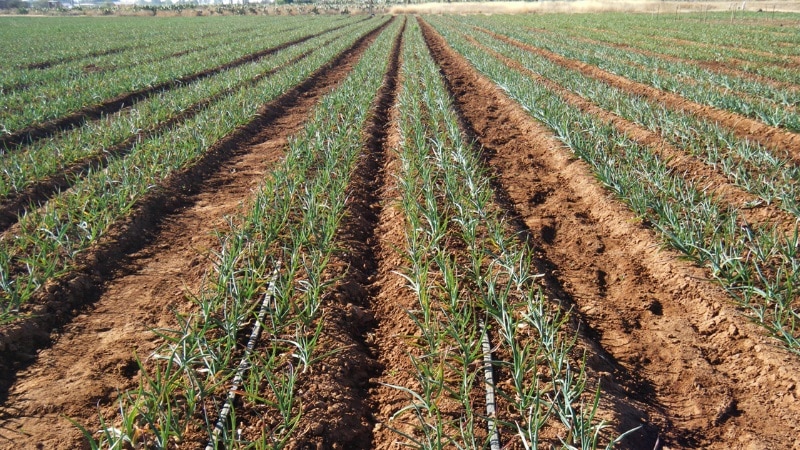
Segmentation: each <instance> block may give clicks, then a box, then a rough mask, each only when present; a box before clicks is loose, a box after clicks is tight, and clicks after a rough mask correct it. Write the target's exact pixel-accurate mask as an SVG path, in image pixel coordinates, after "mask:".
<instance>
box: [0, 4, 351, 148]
mask: <svg viewBox="0 0 800 450" xmlns="http://www.w3.org/2000/svg"><path fill="white" fill-rule="evenodd" d="M338 25H339V24H338V23H336V22H334V20H333V19H327V21H323V20H314V21H308V23H305V24H300V26H298V27H297V28H294V29H290V30H287V31H285V32H282V33H274V30H271V29H270V28H269V27H264V28H261V29H258V30H257V32H255V31H254V32H252V33H251V36H249V37H248V39H245V40H242V39H235V40H228V41H226V42H221V43H219V45H216V46H214V47H212V48H210V49H208V50H206V51H205V52H195V53H189V54H186V55H183V56H179V57H175V58H167V59H163V60H160V61H157V62H155V63H153V64H151V65H149V67H148V69H147V70H142V68H141V66H138V65H133V66H129V67H127V68H121V69H119V70H115V71H108V72H97V73H91V72H90V73H86V74H84V75H82V76H79V77H77V78H72V79H70V78H56V79H54V80H53V82H52V83H49V84H42V85H36V86H33V87H31V88H30V89H27V90H24V91H13V92H9V93H7V94H6V95H3V97H2V98H0V130H2V131H3V132H6V133H13V132H15V131H17V130H20V129H23V128H25V127H27V126H31V125H33V124H37V123H41V122H44V121H47V120H50V119H54V118H58V117H61V116H63V115H65V114H67V113H69V112H72V111H76V110H78V109H80V108H83V107H86V106H91V105H95V104H98V103H100V102H102V101H103V100H107V99H110V98H113V97H115V96H118V95H121V94H124V93H127V92H132V91H136V90H139V89H143V88H147V87H150V86H155V85H158V84H160V83H164V82H167V81H169V80H175V79H180V78H181V77H185V76H191V75H193V74H196V73H198V72H202V71H203V70H206V69H213V68H215V67H218V66H220V65H223V64H225V63H228V62H231V61H234V60H236V59H237V58H239V57H243V56H245V55H248V54H251V53H254V52H257V51H259V50H264V49H267V48H270V47H275V46H277V45H280V44H283V43H285V42H290V41H293V40H296V39H299V38H302V37H305V36H308V35H310V34H313V33H317V32H320V31H324V30H325V29H329V28H333V27H335V26H338ZM66 93H69V95H66Z"/></svg>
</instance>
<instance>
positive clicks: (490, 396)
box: [480, 320, 501, 450]
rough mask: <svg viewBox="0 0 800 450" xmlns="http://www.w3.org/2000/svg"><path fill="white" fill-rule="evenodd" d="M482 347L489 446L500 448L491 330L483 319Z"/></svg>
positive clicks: (481, 323)
mask: <svg viewBox="0 0 800 450" xmlns="http://www.w3.org/2000/svg"><path fill="white" fill-rule="evenodd" d="M480 328H481V347H482V349H483V377H484V379H485V380H486V421H487V424H488V427H489V436H490V437H489V446H490V447H491V449H492V450H500V448H501V446H500V431H498V429H497V410H496V408H495V406H496V405H497V403H496V402H495V395H494V373H493V372H492V346H491V344H489V332H488V331H487V330H486V323H485V322H484V321H483V320H481V322H480Z"/></svg>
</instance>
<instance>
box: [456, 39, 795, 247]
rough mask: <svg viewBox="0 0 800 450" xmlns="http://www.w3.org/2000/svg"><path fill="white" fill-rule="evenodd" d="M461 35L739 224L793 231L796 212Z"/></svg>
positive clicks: (639, 127) (654, 135) (639, 126)
mask: <svg viewBox="0 0 800 450" xmlns="http://www.w3.org/2000/svg"><path fill="white" fill-rule="evenodd" d="M465 37H466V39H467V40H468V41H470V42H471V43H473V44H474V45H476V46H478V47H479V48H481V49H482V50H483V51H485V52H487V53H488V54H490V55H492V56H493V57H494V58H496V59H498V60H499V61H502V62H503V64H505V65H506V66H507V67H509V68H511V69H514V70H516V71H518V72H520V73H523V74H525V75H526V76H528V77H530V78H531V79H532V80H534V81H536V82H537V83H540V84H543V85H544V86H547V88H548V89H550V90H552V91H554V92H555V93H556V94H557V95H558V96H559V97H561V98H562V99H563V100H564V101H566V102H567V103H568V104H570V105H573V106H575V107H577V108H578V109H580V110H581V111H583V112H585V113H587V114H591V115H593V116H595V117H597V118H599V119H600V120H601V121H603V123H605V124H609V125H612V126H613V127H614V128H616V129H617V130H618V131H619V132H621V133H624V134H625V135H626V136H628V137H629V138H631V139H632V140H634V141H635V142H637V143H639V144H640V145H643V146H646V147H648V148H650V149H651V150H652V151H653V152H655V153H656V154H657V155H658V156H659V157H660V158H661V159H662V160H663V161H666V165H667V167H669V168H670V170H672V171H673V172H675V173H680V174H682V176H683V177H684V178H685V179H686V180H688V181H690V182H691V183H692V184H693V185H694V186H695V187H697V189H698V190H701V191H704V192H710V193H711V194H712V195H713V196H714V197H715V198H716V199H717V200H718V201H720V202H722V203H726V204H729V205H731V206H732V207H734V208H735V209H737V210H738V211H739V214H740V215H741V216H742V218H743V219H744V220H745V222H743V223H742V224H741V225H772V224H777V225H778V226H779V227H780V229H781V230H783V231H784V232H785V233H791V232H793V230H794V228H795V226H796V222H797V217H796V216H794V215H792V214H790V213H788V212H786V211H783V210H780V209H778V208H777V207H775V206H773V205H768V204H766V203H765V202H762V201H760V200H759V197H757V196H756V195H754V194H751V193H749V192H747V191H745V190H743V189H742V188H740V187H738V186H736V185H734V184H732V183H730V182H729V181H728V179H727V177H726V176H725V175H724V174H722V173H720V172H718V171H717V170H716V169H715V168H713V167H711V166H709V165H707V164H706V163H704V162H703V161H702V160H701V159H700V158H698V157H696V156H692V155H689V154H687V153H685V152H684V151H683V150H681V149H679V148H677V147H675V146H673V145H672V144H670V143H669V142H667V141H666V140H664V139H663V138H662V137H661V136H660V135H659V134H658V133H657V132H655V131H651V130H649V129H647V128H645V127H643V126H641V125H638V124H636V123H634V122H631V121H629V120H627V119H625V118H623V117H621V116H619V115H617V114H616V113H613V112H611V111H608V110H606V109H603V108H602V107H600V106H598V105H597V104H595V103H593V102H592V101H590V100H588V99H586V98H584V97H581V96H580V95H578V94H576V93H574V92H572V91H570V90H569V89H566V88H565V87H564V86H562V85H560V84H558V83H556V82H554V81H552V80H550V79H548V78H545V77H543V76H541V75H540V74H538V73H536V72H534V71H532V70H530V69H528V68H526V67H525V66H523V65H522V64H521V63H519V62H518V61H515V60H513V59H511V58H508V57H506V56H504V55H502V54H500V53H498V52H496V51H494V50H492V49H491V48H489V47H486V46H485V45H482V44H481V43H479V42H478V41H476V40H475V39H474V38H472V37H469V36H466V35H465ZM759 203H761V205H760V206H758V207H752V206H750V205H753V204H759Z"/></svg>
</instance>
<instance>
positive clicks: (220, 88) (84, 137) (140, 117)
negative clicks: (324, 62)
mask: <svg viewBox="0 0 800 450" xmlns="http://www.w3.org/2000/svg"><path fill="white" fill-rule="evenodd" d="M353 32H354V30H353V29H351V28H349V27H345V28H343V29H341V30H338V31H336V32H332V33H328V34H322V35H320V36H319V37H317V38H313V39H311V40H308V41H306V42H303V43H301V44H298V45H293V46H290V47H289V48H287V49H285V50H282V51H279V52H277V53H276V54H275V55H274V56H273V57H271V58H262V59H259V60H257V61H254V62H253V63H250V64H246V65H244V66H239V67H236V68H233V69H229V70H226V71H223V72H220V73H218V74H215V75H213V76H210V77H207V78H203V79H200V80H197V81H196V82H194V83H191V84H186V85H183V86H180V87H178V88H176V89H171V90H167V91H163V92H160V93H158V94H157V95H155V96H153V97H150V98H147V99H145V100H142V101H140V102H138V103H136V104H135V105H134V106H132V107H131V108H126V109H125V110H123V111H120V112H119V113H117V114H113V115H109V116H105V117H103V118H102V119H100V120H97V121H87V122H85V123H84V124H83V126H81V127H80V128H77V129H74V130H69V131H65V132H63V133H61V134H60V135H58V136H56V137H55V138H52V139H47V140H39V141H37V142H35V143H33V144H30V145H28V146H26V147H22V148H20V149H19V150H17V151H12V152H9V153H8V154H6V155H5V156H4V158H3V159H2V161H0V199H3V198H9V197H11V198H12V199H13V198H14V197H15V196H17V195H19V194H21V193H24V192H26V191H28V190H30V189H32V187H33V190H35V191H41V190H42V186H41V184H42V183H43V182H46V180H47V179H48V178H50V177H53V176H55V175H58V174H59V173H60V172H61V171H63V170H70V168H73V167H74V166H75V165H78V166H81V164H80V163H81V162H82V161H85V160H86V159H87V158H99V157H108V156H114V155H117V154H123V153H125V152H127V151H130V149H131V148H132V147H133V146H134V145H136V143H137V142H139V141H141V140H143V139H147V138H149V137H151V136H152V135H154V134H155V133H158V132H160V131H164V129H165V127H167V126H170V127H174V126H177V125H179V124H180V123H181V122H185V121H186V120H189V119H191V117H192V116H193V115H196V114H197V113H199V112H201V111H202V110H203V109H205V108H207V107H208V106H209V105H210V104H212V103H213V102H214V101H216V100H219V99H220V98H222V97H224V96H225V95H229V94H231V93H233V92H235V91H237V90H239V89H241V88H243V87H245V86H247V85H253V84H255V83H257V82H258V81H259V80H260V79H261V78H263V77H265V76H268V75H270V74H271V73H272V72H274V71H276V70H279V69H280V68H281V67H282V66H283V65H285V64H290V63H292V62H294V61H295V60H296V59H299V58H302V57H304V56H306V55H307V54H308V53H309V52H311V51H312V50H314V49H315V48H317V47H319V46H324V45H327V44H328V43H330V42H331V41H333V40H335V39H338V38H341V37H342V36H344V35H345V33H353ZM83 165H85V164H83ZM73 172H74V170H73Z"/></svg>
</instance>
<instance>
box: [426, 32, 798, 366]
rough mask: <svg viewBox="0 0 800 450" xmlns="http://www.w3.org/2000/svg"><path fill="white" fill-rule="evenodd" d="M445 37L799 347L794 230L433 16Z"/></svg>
mask: <svg viewBox="0 0 800 450" xmlns="http://www.w3.org/2000/svg"><path fill="white" fill-rule="evenodd" d="M430 22H431V23H432V24H434V25H435V26H436V27H437V29H438V31H439V32H440V33H442V34H443V35H444V36H445V37H446V39H447V41H448V42H449V43H450V44H451V45H452V46H453V47H454V48H455V49H456V50H457V51H459V53H461V54H463V55H464V56H465V57H467V58H468V59H469V61H470V62H471V63H472V64H473V65H474V66H475V67H476V68H477V69H478V70H479V71H480V72H482V73H483V74H484V75H486V76H487V77H488V78H489V79H491V80H493V81H494V82H495V83H496V84H497V85H498V86H500V87H501V88H502V89H504V90H505V91H506V92H507V93H508V95H509V96H510V97H511V98H513V99H515V100H516V101H517V102H519V103H520V105H522V107H523V108H525V109H526V110H527V111H528V112H529V114H530V115H531V116H532V117H533V118H535V119H536V120H538V121H540V122H542V123H544V124H546V125H547V126H548V127H549V128H550V129H551V130H552V131H553V133H554V134H555V135H556V136H557V137H558V138H559V139H561V140H562V141H563V142H564V144H565V145H566V146H568V147H569V148H570V149H571V150H572V151H573V152H575V154H576V155H578V156H579V157H581V158H582V159H584V160H585V161H586V162H587V163H588V164H589V165H590V166H591V168H592V170H593V171H594V172H595V174H596V175H597V177H598V178H599V179H600V180H601V181H602V182H603V183H604V184H606V185H607V186H608V187H609V188H610V189H611V190H612V191H613V192H615V194H617V195H618V196H619V197H620V198H621V199H622V200H623V201H624V202H626V203H627V204H628V205H629V206H630V207H631V209H632V210H633V211H634V212H635V213H636V214H638V215H640V217H641V218H642V219H643V220H646V221H648V222H649V223H651V224H652V225H653V226H654V227H655V228H656V229H658V230H659V231H661V232H662V233H663V236H664V238H665V239H666V241H667V242H669V243H670V245H672V246H674V247H675V248H677V249H678V250H680V251H682V252H683V253H684V254H685V255H686V256H687V257H689V258H690V259H692V260H694V261H696V262H697V263H698V264H701V265H703V266H705V267H707V268H708V269H709V270H710V272H711V274H712V275H713V276H714V278H715V279H717V280H719V282H720V283H721V284H722V286H723V287H725V288H726V289H727V290H728V292H730V294H731V295H732V296H733V297H735V298H736V299H737V300H738V301H740V302H741V304H742V305H743V306H745V307H747V308H748V309H750V310H751V311H752V312H753V314H754V316H755V318H756V319H757V320H758V321H759V322H760V323H761V324H762V325H763V326H765V327H766V328H767V329H768V330H770V331H771V332H772V333H773V334H774V335H775V336H776V337H778V338H779V339H781V340H782V341H783V342H784V344H785V345H786V346H787V347H788V348H790V349H791V350H793V351H795V352H797V351H798V350H799V349H800V345H798V344H800V342H798V337H799V336H798V333H797V328H796V326H797V321H798V311H797V310H796V309H795V305H793V302H794V300H795V298H796V295H797V291H796V287H797V286H798V282H800V280H798V276H800V272H798V269H800V267H798V265H800V259H798V258H797V256H798V255H797V251H798V248H799V247H798V244H800V233H798V232H797V228H796V227H795V231H794V232H790V233H788V234H787V233H785V232H783V231H781V230H779V229H777V228H775V227H772V226H769V225H759V226H755V225H753V226H751V225H750V224H748V223H746V222H745V221H743V220H742V219H741V217H740V214H739V211H738V210H736V209H733V208H732V207H730V206H729V205H727V204H723V203H720V202H719V201H718V200H716V199H715V198H714V197H713V196H712V195H711V194H710V193H708V192H707V191H706V189H705V188H704V186H695V185H694V183H692V182H690V181H687V180H686V179H684V178H683V177H682V176H681V174H680V173H675V172H674V171H672V170H670V169H669V167H668V166H667V162H666V161H664V160H662V159H661V158H659V157H658V156H657V155H656V154H654V152H653V150H652V149H651V148H649V147H647V146H645V145H642V144H640V143H638V142H636V141H633V140H632V139H631V138H629V137H628V136H626V135H625V134H624V133H622V132H620V131H619V130H617V129H615V128H614V127H613V125H610V124H607V123H605V122H604V121H602V120H600V119H599V118H597V117H595V116H593V115H591V114H588V113H585V112H583V111H581V110H580V109H578V108H577V107H575V106H572V105H569V104H565V103H564V101H563V99H562V97H561V96H559V95H558V93H556V92H554V91H553V90H552V89H551V88H550V87H547V86H544V85H542V84H541V83H538V82H535V81H534V80H533V79H532V78H531V77H530V76H528V75H526V74H523V73H520V72H518V71H516V70H513V69H510V68H509V67H508V66H506V65H505V64H504V63H503V62H501V61H499V60H497V59H496V58H495V57H493V56H491V55H489V54H488V53H487V52H486V51H484V50H483V49H481V48H479V47H478V46H476V45H474V44H472V43H470V42H469V41H468V40H467V39H465V38H464V36H463V35H462V34H461V33H459V32H458V30H457V29H455V28H453V27H452V26H451V25H449V24H448V23H447V21H445V20H443V19H438V18H430Z"/></svg>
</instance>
